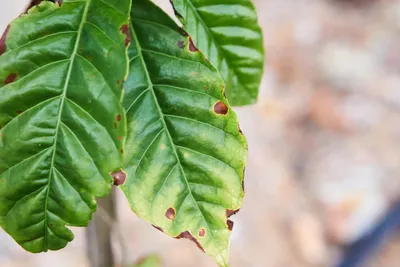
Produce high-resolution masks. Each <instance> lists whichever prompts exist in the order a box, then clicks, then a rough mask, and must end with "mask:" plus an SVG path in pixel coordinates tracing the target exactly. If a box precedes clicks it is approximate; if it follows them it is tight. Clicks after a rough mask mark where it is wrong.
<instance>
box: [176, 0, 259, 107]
mask: <svg viewBox="0 0 400 267" xmlns="http://www.w3.org/2000/svg"><path fill="white" fill-rule="evenodd" d="M171 2H172V3H173V5H174V8H175V13H176V15H177V17H178V18H179V19H180V20H181V21H182V23H183V24H184V28H185V30H186V31H187V32H188V33H189V35H190V36H192V38H193V41H194V43H195V45H196V46H197V47H198V48H199V49H200V50H201V51H202V52H203V53H204V54H205V55H206V56H207V58H208V59H209V60H210V61H211V63H213V64H214V66H215V67H216V68H217V69H218V70H219V71H220V73H221V75H222V77H223V78H224V80H225V84H226V87H227V90H226V95H227V97H228V100H229V103H230V104H231V105H233V106H241V105H247V104H252V103H254V102H255V101H256V100H257V95H258V88H259V86H260V81H261V76H262V73H263V65H264V49H263V38H262V33H261V29H260V27H259V26H258V23H257V14H256V11H255V8H254V5H253V3H252V1H251V0H171Z"/></svg>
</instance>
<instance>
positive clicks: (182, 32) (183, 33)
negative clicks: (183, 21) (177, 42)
mask: <svg viewBox="0 0 400 267" xmlns="http://www.w3.org/2000/svg"><path fill="white" fill-rule="evenodd" d="M178 32H179V33H180V34H181V35H182V36H184V37H187V36H189V34H188V33H187V32H186V31H185V30H184V29H182V28H181V27H179V28H178Z"/></svg>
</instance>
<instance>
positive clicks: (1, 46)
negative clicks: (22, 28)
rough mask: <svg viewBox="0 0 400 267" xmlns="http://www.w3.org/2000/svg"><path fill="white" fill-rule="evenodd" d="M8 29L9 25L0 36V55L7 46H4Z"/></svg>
mask: <svg viewBox="0 0 400 267" xmlns="http://www.w3.org/2000/svg"><path fill="white" fill-rule="evenodd" d="M9 31H10V25H8V26H7V28H6V30H5V31H4V33H3V35H2V36H1V38H0V56H1V55H2V54H4V52H6V49H7V46H6V39H7V35H8V32H9Z"/></svg>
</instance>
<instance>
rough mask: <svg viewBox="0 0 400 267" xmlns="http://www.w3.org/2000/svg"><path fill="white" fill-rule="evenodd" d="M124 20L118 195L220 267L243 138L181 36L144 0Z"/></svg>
mask: <svg viewBox="0 0 400 267" xmlns="http://www.w3.org/2000/svg"><path fill="white" fill-rule="evenodd" d="M131 17H132V25H131V36H132V46H131V47H130V48H129V56H130V60H131V66H130V67H131V69H130V75H129V78H128V80H127V82H126V83H125V85H126V94H125V99H124V105H125V108H126V109H127V120H128V129H129V131H128V137H127V142H126V153H125V156H126V157H125V164H124V166H125V168H124V170H125V172H126V174H127V180H126V182H125V184H124V185H123V186H122V189H123V191H124V193H125V194H126V196H127V198H128V200H129V202H130V205H131V207H132V209H133V210H134V211H135V213H136V214H137V215H138V216H139V217H141V218H144V219H145V220H147V221H149V222H150V223H151V224H153V225H154V226H155V227H157V228H158V229H161V230H162V231H164V232H165V233H166V234H168V235H170V236H173V237H176V238H188V239H190V240H192V241H194V242H195V243H196V244H197V245H198V246H199V247H200V248H201V249H202V250H204V251H205V252H206V253H207V254H209V255H211V256H212V257H213V258H214V259H215V260H216V261H217V263H218V264H219V265H220V266H227V262H228V250H229V249H228V243H229V236H230V229H231V226H232V222H231V221H230V220H228V218H229V216H230V215H232V214H233V213H234V211H236V210H237V209H239V207H240V206H241V203H242V198H243V195H244V192H243V188H242V183H243V171H244V167H245V162H246V158H247V150H246V139H245V137H244V136H243V135H242V133H241V131H240V129H239V127H238V120H237V116H236V114H235V113H234V111H233V110H232V109H231V108H230V106H229V104H228V103H227V100H226V99H225V97H224V83H223V80H222V79H221V78H220V76H219V73H218V71H217V70H216V69H215V68H214V67H213V66H212V65H211V64H210V63H209V62H208V61H207V60H206V58H205V57H204V56H203V54H201V53H200V52H199V51H194V52H193V51H191V47H190V41H189V39H190V38H189V37H188V36H187V35H186V33H185V32H183V31H182V30H180V28H179V27H178V26H177V25H176V24H175V23H174V22H173V21H172V20H171V19H170V18H169V17H168V16H167V15H166V14H165V13H163V12H162V11H161V10H160V9H159V8H158V7H156V6H154V4H152V3H151V2H149V1H148V0H134V1H133V7H132V14H131Z"/></svg>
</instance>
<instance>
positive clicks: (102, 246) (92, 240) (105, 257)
mask: <svg viewBox="0 0 400 267" xmlns="http://www.w3.org/2000/svg"><path fill="white" fill-rule="evenodd" d="M110 221H115V192H114V190H113V191H112V192H111V194H110V195H109V196H107V197H106V198H103V199H99V200H98V211H97V212H96V213H95V214H94V216H93V220H92V221H91V222H90V224H89V226H88V227H87V229H86V240H87V254H88V258H89V262H90V267H112V266H114V256H113V252H112V245H111V244H112V231H113V229H112V223H110Z"/></svg>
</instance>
